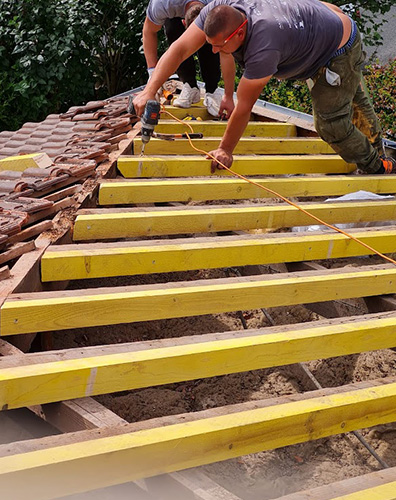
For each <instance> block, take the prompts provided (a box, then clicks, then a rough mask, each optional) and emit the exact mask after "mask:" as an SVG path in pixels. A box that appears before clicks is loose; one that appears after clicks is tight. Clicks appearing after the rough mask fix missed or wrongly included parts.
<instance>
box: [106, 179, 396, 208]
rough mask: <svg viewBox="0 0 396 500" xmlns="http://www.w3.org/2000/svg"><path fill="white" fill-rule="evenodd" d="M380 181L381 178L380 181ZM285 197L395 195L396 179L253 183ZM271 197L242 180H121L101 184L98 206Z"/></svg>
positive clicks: (291, 180)
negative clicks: (367, 192) (358, 194)
mask: <svg viewBox="0 0 396 500" xmlns="http://www.w3.org/2000/svg"><path fill="white" fill-rule="evenodd" d="M379 177H380V178H379ZM252 180H253V181H254V182H256V183H257V184H259V185H261V186H264V187H267V188H269V189H272V190H273V191H276V192H278V193H280V194H282V195H283V196H285V197H294V196H299V197H307V196H310V197H311V196H339V195H344V194H347V193H353V192H355V191H359V190H365V191H370V192H372V193H395V192H396V179H395V176H392V175H389V176H383V175H381V176H380V175H370V176H369V175H367V176H356V177H350V176H331V177H329V176H324V177H308V178H307V177H297V178H295V177H294V178H293V177H292V178H283V179H282V178H281V179H273V178H269V179H252ZM273 197H274V195H273V194H271V193H269V192H267V191H265V190H264V189H261V188H260V187H258V186H255V185H253V184H249V183H248V182H246V181H243V180H241V179H236V178H234V179H213V178H212V179H210V178H209V179H182V180H163V179H161V180H144V181H143V180H136V181H131V180H126V179H123V180H120V179H118V180H117V181H106V182H102V183H101V184H100V190H99V204H100V205H127V204H137V203H156V202H172V201H180V202H190V201H207V200H233V199H236V200H241V199H248V198H273Z"/></svg>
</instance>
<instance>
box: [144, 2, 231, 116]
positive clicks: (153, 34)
mask: <svg viewBox="0 0 396 500" xmlns="http://www.w3.org/2000/svg"><path fill="white" fill-rule="evenodd" d="M209 1H210V0H200V1H196V0H193V1H191V0H150V3H149V5H148V7H147V17H146V20H145V22H144V26H143V50H144V55H145V58H146V62H147V68H148V69H147V70H148V73H149V77H151V75H152V73H153V72H154V69H155V66H156V64H157V61H158V57H157V45H158V37H157V32H158V31H159V30H160V29H161V28H162V26H164V29H165V34H166V37H167V39H168V42H169V44H172V43H173V42H174V41H175V40H177V39H178V38H179V37H180V36H181V35H182V34H183V33H184V32H185V28H186V27H188V26H189V25H190V24H191V23H192V22H193V21H194V20H195V18H196V17H197V16H198V14H199V13H200V11H201V10H202V8H203V7H204V6H205V5H206V4H208V3H209ZM198 60H199V65H200V68H201V75H202V78H203V80H204V82H205V90H206V94H205V98H204V105H205V106H206V107H207V109H208V112H209V113H210V114H211V115H213V116H218V114H219V108H220V102H221V98H222V94H221V92H220V91H219V90H218V89H217V85H218V83H219V80H220V76H221V75H220V60H219V54H215V53H214V52H212V49H211V46H210V45H209V44H207V43H205V44H204V45H203V46H202V47H201V48H200V49H199V50H198ZM177 73H178V75H179V78H180V80H181V81H182V82H183V88H182V91H181V94H180V95H179V97H178V98H177V99H175V100H174V102H173V104H174V105H175V106H178V107H180V108H189V107H190V106H191V105H192V104H195V103H197V102H199V100H200V92H199V89H198V85H197V80H196V67H195V61H194V57H193V56H192V55H191V56H190V57H188V58H187V59H186V60H185V61H184V62H182V63H181V64H180V66H179V67H178V69H177ZM232 90H233V89H232Z"/></svg>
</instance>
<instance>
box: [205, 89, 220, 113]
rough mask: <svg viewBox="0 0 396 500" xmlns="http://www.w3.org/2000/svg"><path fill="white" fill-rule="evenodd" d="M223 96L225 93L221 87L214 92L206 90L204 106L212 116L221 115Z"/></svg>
mask: <svg viewBox="0 0 396 500" xmlns="http://www.w3.org/2000/svg"><path fill="white" fill-rule="evenodd" d="M222 98H223V94H222V92H221V90H220V89H216V90H215V91H214V92H213V94H210V93H209V92H206V95H205V98H204V102H203V103H204V106H206V109H207V110H208V113H209V114H210V115H212V116H219V111H220V104H221V99H222Z"/></svg>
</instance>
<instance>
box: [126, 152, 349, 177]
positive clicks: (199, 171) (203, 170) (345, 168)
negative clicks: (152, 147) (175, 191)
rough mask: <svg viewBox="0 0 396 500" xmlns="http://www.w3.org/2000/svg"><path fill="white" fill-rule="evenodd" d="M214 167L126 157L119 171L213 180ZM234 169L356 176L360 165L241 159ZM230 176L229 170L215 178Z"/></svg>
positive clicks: (320, 159)
mask: <svg viewBox="0 0 396 500" xmlns="http://www.w3.org/2000/svg"><path fill="white" fill-rule="evenodd" d="M210 165H211V161H210V160H206V159H205V158H204V157H203V156H186V157H180V156H171V155H169V156H155V157H154V156H143V157H140V156H122V157H120V158H118V161H117V166H118V170H119V171H120V172H121V174H122V175H123V176H124V177H126V178H140V177H197V176H210V175H212V173H211V169H210ZM232 168H233V170H235V172H238V173H239V174H243V175H282V174H313V173H322V174H344V173H345V174H346V173H349V172H353V171H354V170H355V169H356V165H352V164H348V163H346V162H345V161H344V160H343V159H342V158H340V157H339V156H338V155H298V156H296V155H272V156H271V155H262V156H238V155H237V156H235V157H234V163H233V165H232ZM230 175H231V174H230V173H229V172H227V171H226V170H216V171H215V173H214V174H213V176H216V177H218V176H220V177H224V176H225V177H228V176H230Z"/></svg>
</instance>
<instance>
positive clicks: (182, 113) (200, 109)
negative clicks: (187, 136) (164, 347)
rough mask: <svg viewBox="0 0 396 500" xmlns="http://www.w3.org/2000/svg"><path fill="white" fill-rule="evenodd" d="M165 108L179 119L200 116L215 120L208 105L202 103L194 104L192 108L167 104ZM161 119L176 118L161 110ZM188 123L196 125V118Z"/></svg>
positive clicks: (202, 118) (204, 118)
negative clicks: (207, 107)
mask: <svg viewBox="0 0 396 500" xmlns="http://www.w3.org/2000/svg"><path fill="white" fill-rule="evenodd" d="M165 110H166V111H169V112H170V113H172V115H173V116H175V117H176V118H179V120H184V119H185V118H190V117H194V118H200V119H201V120H213V116H212V115H210V114H209V113H208V110H207V109H206V107H204V106H202V104H200V103H197V104H193V105H192V106H191V107H190V108H177V107H176V106H165ZM161 120H174V118H173V117H172V116H171V115H169V114H168V113H166V112H164V111H161ZM188 123H190V125H192V126H194V124H195V123H196V120H190V121H189V122H188Z"/></svg>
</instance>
